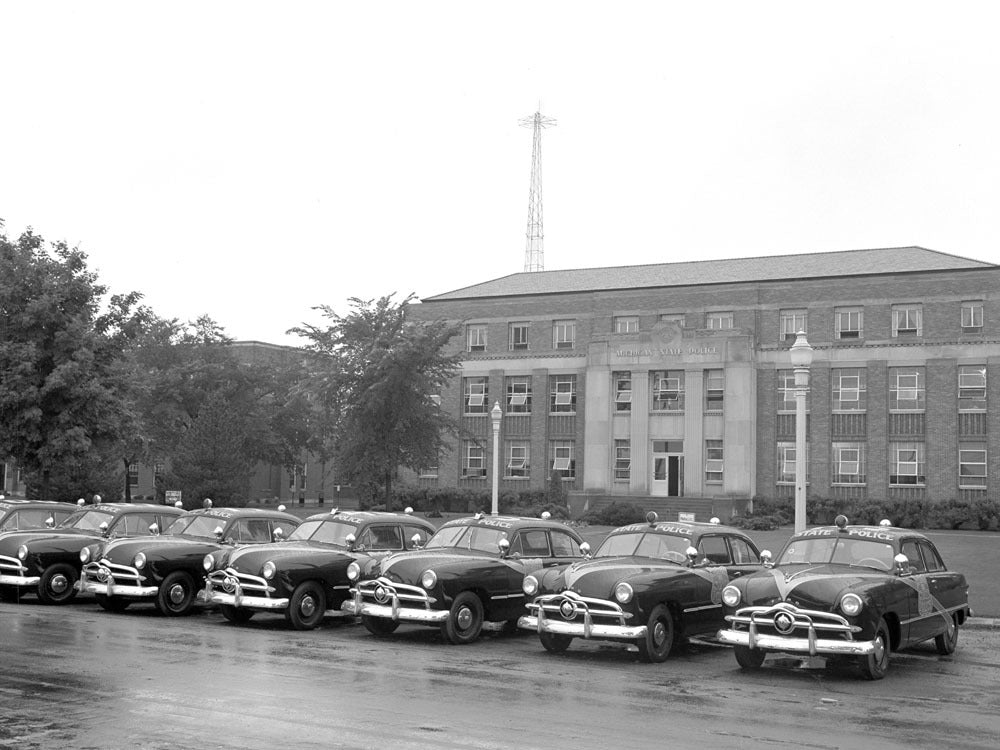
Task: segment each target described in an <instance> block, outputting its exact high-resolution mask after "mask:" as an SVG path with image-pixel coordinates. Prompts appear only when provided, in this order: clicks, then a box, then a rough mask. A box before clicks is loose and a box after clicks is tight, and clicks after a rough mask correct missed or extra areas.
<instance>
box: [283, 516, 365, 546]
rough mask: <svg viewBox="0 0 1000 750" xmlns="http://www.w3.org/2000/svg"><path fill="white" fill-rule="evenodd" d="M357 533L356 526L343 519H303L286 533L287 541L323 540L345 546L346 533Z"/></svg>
mask: <svg viewBox="0 0 1000 750" xmlns="http://www.w3.org/2000/svg"><path fill="white" fill-rule="evenodd" d="M348 534H354V536H355V537H357V535H358V527H357V526H356V525H354V524H353V523H344V522H343V521H334V520H329V521H327V520H325V519H320V520H318V521H305V522H304V523H302V524H301V525H300V526H299V527H298V528H297V529H295V531H293V532H292V533H291V534H289V535H288V541H295V540H298V541H302V540H305V539H310V540H312V541H314V542H324V543H325V544H336V545H339V546H341V547H346V546H347V535H348Z"/></svg>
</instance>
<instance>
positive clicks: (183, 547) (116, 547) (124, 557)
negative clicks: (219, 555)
mask: <svg viewBox="0 0 1000 750" xmlns="http://www.w3.org/2000/svg"><path fill="white" fill-rule="evenodd" d="M220 546H221V545H220V544H219V543H218V542H210V541H207V540H205V539H197V538H194V537H185V536H180V535H178V536H141V537H134V538H131V539H116V540H114V541H113V542H110V543H108V544H106V545H105V546H104V549H103V550H102V551H101V555H100V556H101V557H103V558H106V559H107V560H109V561H111V562H113V563H118V564H121V565H131V562H132V560H133V559H134V558H135V556H136V554H137V553H139V552H142V553H143V554H144V555H146V556H147V557H155V556H161V557H173V556H178V555H190V554H207V553H208V552H212V551H213V550H217V549H219V547H220Z"/></svg>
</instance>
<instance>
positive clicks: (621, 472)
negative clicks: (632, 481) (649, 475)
mask: <svg viewBox="0 0 1000 750" xmlns="http://www.w3.org/2000/svg"><path fill="white" fill-rule="evenodd" d="M631 475H632V446H631V444H630V443H629V441H628V440H615V480H616V481H628V480H629V478H630V477H631Z"/></svg>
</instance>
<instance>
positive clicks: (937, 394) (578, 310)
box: [413, 247, 1000, 517]
mask: <svg viewBox="0 0 1000 750" xmlns="http://www.w3.org/2000/svg"><path fill="white" fill-rule="evenodd" d="M413 314H414V316H416V317H418V318H422V319H447V320H452V321H462V322H463V325H464V331H465V333H464V337H463V341H462V342H461V343H460V346H461V348H462V350H463V351H464V352H465V354H464V358H463V362H462V367H461V373H460V376H459V377H458V378H456V379H455V381H454V383H453V384H452V385H451V387H449V389H448V390H447V391H446V392H445V393H442V394H440V398H441V406H442V408H444V409H448V410H450V411H451V412H452V413H454V414H456V415H460V417H461V420H462V424H463V427H464V431H465V434H464V435H463V436H462V438H461V439H460V440H459V442H458V444H456V445H455V446H453V450H450V451H448V452H447V453H445V454H443V455H442V456H441V457H440V459H439V462H438V466H436V467H428V469H425V470H423V471H422V472H421V473H420V477H419V479H418V480H417V481H419V483H420V484H422V485H424V486H429V487H435V486H441V487H443V486H451V487H454V486H458V487H469V488H476V489H486V488H488V487H490V486H491V477H492V451H493V449H492V432H491V431H492V421H491V417H490V414H489V412H490V410H491V408H492V407H493V406H494V404H499V406H500V409H501V411H502V417H501V420H500V433H499V441H498V442H499V451H498V452H499V476H500V489H501V491H506V490H521V489H541V488H543V487H544V486H545V484H546V483H547V481H548V479H549V476H550V474H551V472H553V471H556V472H559V473H560V474H561V476H562V477H563V480H564V482H565V483H566V485H567V486H568V488H569V489H570V494H571V498H572V499H573V501H574V502H575V503H577V504H578V509H579V508H580V507H591V508H593V507H597V506H599V505H601V504H604V503H607V502H611V501H614V500H619V501H621V500H634V501H636V502H640V503H641V504H642V505H643V506H645V507H653V508H662V509H664V510H667V511H668V512H672V511H677V512H689V513H695V514H697V515H698V516H699V517H701V516H705V517H707V516H709V515H722V516H728V515H731V514H733V513H738V512H742V511H744V510H745V509H746V508H747V506H748V504H749V503H750V502H751V501H752V499H753V498H754V497H757V496H763V497H776V498H783V497H792V496H793V494H794V479H795V463H796V460H797V456H796V451H795V391H794V380H793V377H792V365H791V362H790V359H789V353H788V349H789V347H790V345H791V344H792V342H793V341H794V340H795V336H796V333H797V332H799V331H803V332H805V333H806V334H807V337H808V341H809V343H810V345H811V346H812V347H813V350H814V359H813V363H812V365H811V368H810V375H811V380H810V390H809V393H808V396H807V408H808V418H807V448H806V466H807V480H808V490H807V492H808V495H809V496H811V497H827V498H850V499H864V498H870V499H888V498H897V499H906V498H928V499H941V500H944V499H949V498H960V497H964V498H974V497H976V496H979V495H983V496H985V495H987V494H988V495H989V496H990V497H997V496H1000V482H998V477H1000V446H998V445H997V436H998V434H1000V409H998V408H997V407H998V405H1000V369H998V368H1000V266H996V265H992V264H989V263H983V262H979V261H975V260H969V259H966V258H959V257H956V256H952V255H948V254H944V253H939V252H934V251H931V250H926V249H923V248H919V247H906V248H890V249H880V250H855V251H845V252H834V253H814V254H805V255H794V256H775V257H764V258H749V259H737V260H728V261H700V262H692V263H669V264H660V265H650V266H628V267H618V268H604V269H579V270H567V271H547V272H533V273H520V274H514V275H512V276H507V277H503V278H501V279H496V280H493V281H488V282H485V283H483V284H478V285H475V286H472V287H467V288H465V289H460V290H456V291H453V292H448V293H445V294H441V295H437V296H434V297H430V298H426V299H424V300H423V301H422V303H421V304H420V305H416V306H414V308H413Z"/></svg>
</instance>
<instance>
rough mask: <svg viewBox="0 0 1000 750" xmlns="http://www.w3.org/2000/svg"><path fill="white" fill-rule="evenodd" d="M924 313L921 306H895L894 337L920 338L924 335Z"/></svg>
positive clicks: (893, 315) (893, 310)
mask: <svg viewBox="0 0 1000 750" xmlns="http://www.w3.org/2000/svg"><path fill="white" fill-rule="evenodd" d="M923 320H924V311H923V309H922V308H921V307H920V305H893V307H892V336H893V338H897V337H901V336H920V335H921V334H922V333H923Z"/></svg>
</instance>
